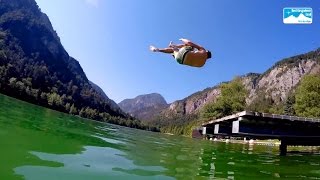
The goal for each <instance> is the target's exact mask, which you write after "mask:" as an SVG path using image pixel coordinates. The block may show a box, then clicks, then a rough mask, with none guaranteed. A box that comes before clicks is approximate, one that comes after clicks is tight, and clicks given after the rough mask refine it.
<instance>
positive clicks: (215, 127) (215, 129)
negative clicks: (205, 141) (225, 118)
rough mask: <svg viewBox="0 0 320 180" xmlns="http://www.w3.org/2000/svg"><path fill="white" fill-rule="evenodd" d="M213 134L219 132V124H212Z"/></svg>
mask: <svg viewBox="0 0 320 180" xmlns="http://www.w3.org/2000/svg"><path fill="white" fill-rule="evenodd" d="M214 134H219V124H215V125H214Z"/></svg>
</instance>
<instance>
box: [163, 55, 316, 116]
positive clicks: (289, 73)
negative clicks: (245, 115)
mask: <svg viewBox="0 0 320 180" xmlns="http://www.w3.org/2000/svg"><path fill="white" fill-rule="evenodd" d="M310 73H320V49H318V50H316V51H312V52H309V53H306V54H302V55H298V56H295V57H291V58H287V59H284V60H282V61H279V62H278V63H276V64H275V65H274V66H273V67H272V68H270V69H269V70H267V71H266V72H265V73H263V74H257V73H249V74H247V75H245V76H242V77H241V78H242V80H243V84H244V85H245V87H246V89H247V90H248V92H249V96H248V98H247V99H246V101H247V104H250V103H251V102H253V101H254V100H255V99H256V98H261V97H260V96H259V94H263V96H265V97H267V98H271V99H272V101H273V102H274V103H275V104H279V103H281V102H283V101H285V100H286V98H287V96H288V94H289V93H290V92H291V91H294V89H295V87H296V86H297V85H298V83H299V82H300V80H301V79H302V77H303V76H304V75H306V74H310ZM219 95H220V89H219V87H218V86H216V87H213V88H207V89H205V90H203V91H200V92H197V93H194V94H192V95H191V96H189V97H187V98H185V99H183V100H179V101H175V102H173V103H172V104H170V106H169V107H168V108H167V109H165V110H164V111H163V112H162V113H163V114H164V115H165V116H167V117H168V116H172V114H182V115H189V114H194V113H197V112H198V111H199V110H200V109H201V108H202V107H203V106H204V105H205V104H206V103H208V102H211V101H215V100H216V99H217V98H218V97H219Z"/></svg>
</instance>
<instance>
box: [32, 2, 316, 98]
mask: <svg viewBox="0 0 320 180" xmlns="http://www.w3.org/2000/svg"><path fill="white" fill-rule="evenodd" d="M36 1H37V3H38V5H39V6H40V8H41V10H42V11H43V12H44V13H46V14H47V15H48V16H49V18H50V20H51V22H52V24H53V27H54V29H55V30H56V31H57V33H58V35H59V36H60V38H61V42H62V44H63V46H64V47H65V49H66V50H67V51H68V53H69V54H70V55H71V56H73V57H74V58H76V59H77V60H78V61H79V62H80V64H81V66H82V68H83V69H84V71H85V73H86V75H87V76H88V78H89V79H90V80H91V81H93V82H95V83H96V84H98V85H99V86H100V87H101V88H102V89H103V90H104V91H105V92H106V94H107V95H108V96H109V97H110V98H111V99H113V100H115V101H116V102H120V101H121V100H123V99H125V98H133V97H135V96H138V95H140V94H147V93H153V92H157V93H160V94H162V95H163V96H164V98H165V99H166V100H167V101H168V102H173V101H175V100H179V99H183V98H185V97H187V96H189V95H191V94H192V93H194V92H196V91H199V90H203V89H205V88H207V87H212V86H214V85H216V84H218V83H219V82H222V81H228V80H231V79H232V78H233V77H235V76H237V75H243V74H246V73H249V72H258V73H262V72H264V71H265V70H267V69H268V68H269V67H271V66H272V65H273V64H274V63H275V62H277V61H279V60H281V59H283V58H286V57H290V56H293V55H297V54H300V53H304V52H308V51H311V50H314V49H316V48H319V47H320V39H319V37H320V36H319V32H320V2H319V1H318V0H295V1H292V0H259V1H257V0H241V1H240V0H202V1H192V0H152V1H151V0H67V1H66V0H54V1H51V0H50V1H49V0H36ZM284 7H312V8H313V24H311V25H285V24H283V20H282V18H283V14H282V13H283V8H284ZM181 37H184V38H189V39H191V40H193V41H194V42H196V43H198V44H200V45H202V46H204V47H205V48H207V49H209V50H211V51H212V53H213V58H212V59H210V60H209V61H208V62H207V64H206V65H205V66H204V67H202V68H192V67H188V66H183V65H179V64H178V63H177V62H175V61H174V59H173V58H172V57H171V56H169V55H166V54H160V53H151V52H150V51H149V50H148V47H149V45H151V44H153V45H155V46H157V47H165V46H167V45H168V43H169V41H174V42H178V39H179V38H181Z"/></svg>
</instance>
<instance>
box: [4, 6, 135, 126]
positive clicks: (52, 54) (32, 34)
mask: <svg viewBox="0 0 320 180" xmlns="http://www.w3.org/2000/svg"><path fill="white" fill-rule="evenodd" d="M0 92H1V93H3V94H7V95H9V96H12V97H16V98H19V99H22V100H25V101H28V102H31V103H34V104H38V105H41V106H45V107H48V108H51V109H55V110H58V111H62V112H66V113H70V114H75V115H80V116H82V117H86V118H91V119H96V120H104V121H108V122H112V123H116V124H121V125H128V126H132V127H139V126H140V124H139V123H140V122H139V121H136V120H134V121H133V120H130V119H131V117H130V116H128V115H127V114H126V113H124V112H123V111H122V110H121V109H120V108H119V107H118V106H117V105H116V103H115V102H114V101H112V100H110V99H109V98H108V97H107V96H106V95H105V94H104V93H103V91H102V90H101V89H100V88H99V87H98V86H97V85H95V84H93V83H90V82H89V80H88V78H87V76H86V74H85V73H84V71H83V69H82V67H81V66H80V64H79V62H78V61H77V60H76V59H74V58H72V57H71V56H69V54H68V53H67V52H66V50H65V49H64V47H63V46H62V44H61V42H60V38H59V36H58V35H57V33H56V31H55V30H54V29H53V27H52V25H51V22H50V20H49V18H48V16H47V15H46V14H44V13H42V12H41V11H40V8H39V7H38V5H37V3H36V2H35V0H4V1H0ZM121 118H125V119H128V120H127V121H124V120H123V119H121Z"/></svg>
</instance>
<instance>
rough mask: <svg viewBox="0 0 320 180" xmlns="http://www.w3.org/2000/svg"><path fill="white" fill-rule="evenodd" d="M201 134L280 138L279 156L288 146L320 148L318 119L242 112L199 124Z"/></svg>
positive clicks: (319, 120) (319, 122) (319, 121)
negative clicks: (200, 125)
mask: <svg viewBox="0 0 320 180" xmlns="http://www.w3.org/2000/svg"><path fill="white" fill-rule="evenodd" d="M201 130H202V134H203V135H204V136H213V137H226V136H228V137H243V138H245V137H246V138H255V139H279V140H280V141H281V145H280V154H281V155H285V154H286V152H287V146H290V145H302V146H320V119H315V118H304V117H297V116H287V115H277V114H268V113H259V112H250V111H243V112H239V113H236V114H233V115H230V116H226V117H223V118H220V119H214V120H211V121H209V122H207V123H204V124H202V129H201Z"/></svg>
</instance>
